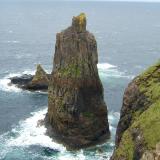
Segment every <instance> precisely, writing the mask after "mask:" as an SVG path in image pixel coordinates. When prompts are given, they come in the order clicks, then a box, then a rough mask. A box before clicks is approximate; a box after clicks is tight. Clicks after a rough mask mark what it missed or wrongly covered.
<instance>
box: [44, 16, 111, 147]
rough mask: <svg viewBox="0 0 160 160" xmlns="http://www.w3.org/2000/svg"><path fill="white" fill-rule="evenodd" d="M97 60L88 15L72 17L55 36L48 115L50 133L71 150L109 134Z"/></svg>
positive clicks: (99, 139) (104, 137)
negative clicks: (87, 20)
mask: <svg viewBox="0 0 160 160" xmlns="http://www.w3.org/2000/svg"><path fill="white" fill-rule="evenodd" d="M97 63H98V54H97V43H96V40H95V38H94V36H93V35H92V34H91V33H89V32H88V31H87V30H86V16H85V14H80V15H79V16H77V17H73V19H72V25H71V27H69V28H67V29H66V30H64V31H62V32H61V33H58V34H57V37H56V46H55V55H54V67H53V71H52V75H51V80H50V82H49V89H48V94H49V95H48V113H47V115H46V124H47V125H46V126H47V128H48V134H49V135H50V136H52V137H56V139H57V140H58V141H60V142H62V143H64V144H65V145H66V146H67V147H68V148H71V149H78V148H82V147H87V146H90V145H93V144H96V143H98V142H100V141H101V142H102V141H104V140H106V139H107V138H108V137H109V135H110V133H109V125H108V118H107V106H106V104H105V102H104V99H103V87H102V84H101V81H100V79H99V75H98V70H97Z"/></svg>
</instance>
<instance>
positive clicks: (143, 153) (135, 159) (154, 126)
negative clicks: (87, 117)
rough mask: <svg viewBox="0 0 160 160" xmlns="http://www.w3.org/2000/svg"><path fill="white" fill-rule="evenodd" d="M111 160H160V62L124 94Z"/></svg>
mask: <svg viewBox="0 0 160 160" xmlns="http://www.w3.org/2000/svg"><path fill="white" fill-rule="evenodd" d="M111 159H112V160H160V61H159V62H158V63H157V64H155V65H153V66H152V67H150V68H148V69H147V70H146V71H145V72H144V73H142V74H141V75H139V76H138V77H136V78H135V79H134V80H133V81H132V82H131V83H130V84H129V86H128V87H127V89H126V90H125V93H124V98H123V106H122V109H121V116H120V121H119V124H118V128H117V133H116V149H115V151H114V154H113V156H112V158H111Z"/></svg>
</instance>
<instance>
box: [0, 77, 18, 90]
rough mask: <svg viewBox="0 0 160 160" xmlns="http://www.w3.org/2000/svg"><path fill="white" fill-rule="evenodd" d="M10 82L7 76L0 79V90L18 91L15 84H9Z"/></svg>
mask: <svg viewBox="0 0 160 160" xmlns="http://www.w3.org/2000/svg"><path fill="white" fill-rule="evenodd" d="M10 82H11V80H10V79H8V78H3V79H0V90H3V91H6V92H20V91H21V89H19V88H17V87H16V86H15V85H9V84H10Z"/></svg>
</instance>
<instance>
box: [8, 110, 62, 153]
mask: <svg viewBox="0 0 160 160" xmlns="http://www.w3.org/2000/svg"><path fill="white" fill-rule="evenodd" d="M46 112H47V109H44V110H41V111H38V112H35V113H32V116H31V117H29V118H27V119H26V120H24V121H21V122H20V125H19V126H18V127H17V128H14V129H13V130H12V132H13V133H14V132H16V133H18V136H17V137H16V138H11V139H9V140H8V142H7V144H8V146H18V147H21V146H22V147H27V146H30V145H41V146H44V147H49V148H52V149H58V150H59V151H64V150H65V147H63V146H62V145H61V144H58V143H56V142H53V141H52V139H51V138H50V137H48V136H47V135H45V133H46V128H45V127H44V126H37V122H38V120H41V119H44V117H45V114H46Z"/></svg>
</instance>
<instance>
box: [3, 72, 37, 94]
mask: <svg viewBox="0 0 160 160" xmlns="http://www.w3.org/2000/svg"><path fill="white" fill-rule="evenodd" d="M34 73H35V71H32V70H26V71H24V72H21V73H20V72H18V73H9V74H8V75H7V76H5V77H4V78H2V79H0V90H3V91H6V92H20V91H22V90H21V89H20V88H17V87H16V85H14V84H11V80H10V78H12V77H16V76H22V75H23V74H31V75H33V74H34Z"/></svg>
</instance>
